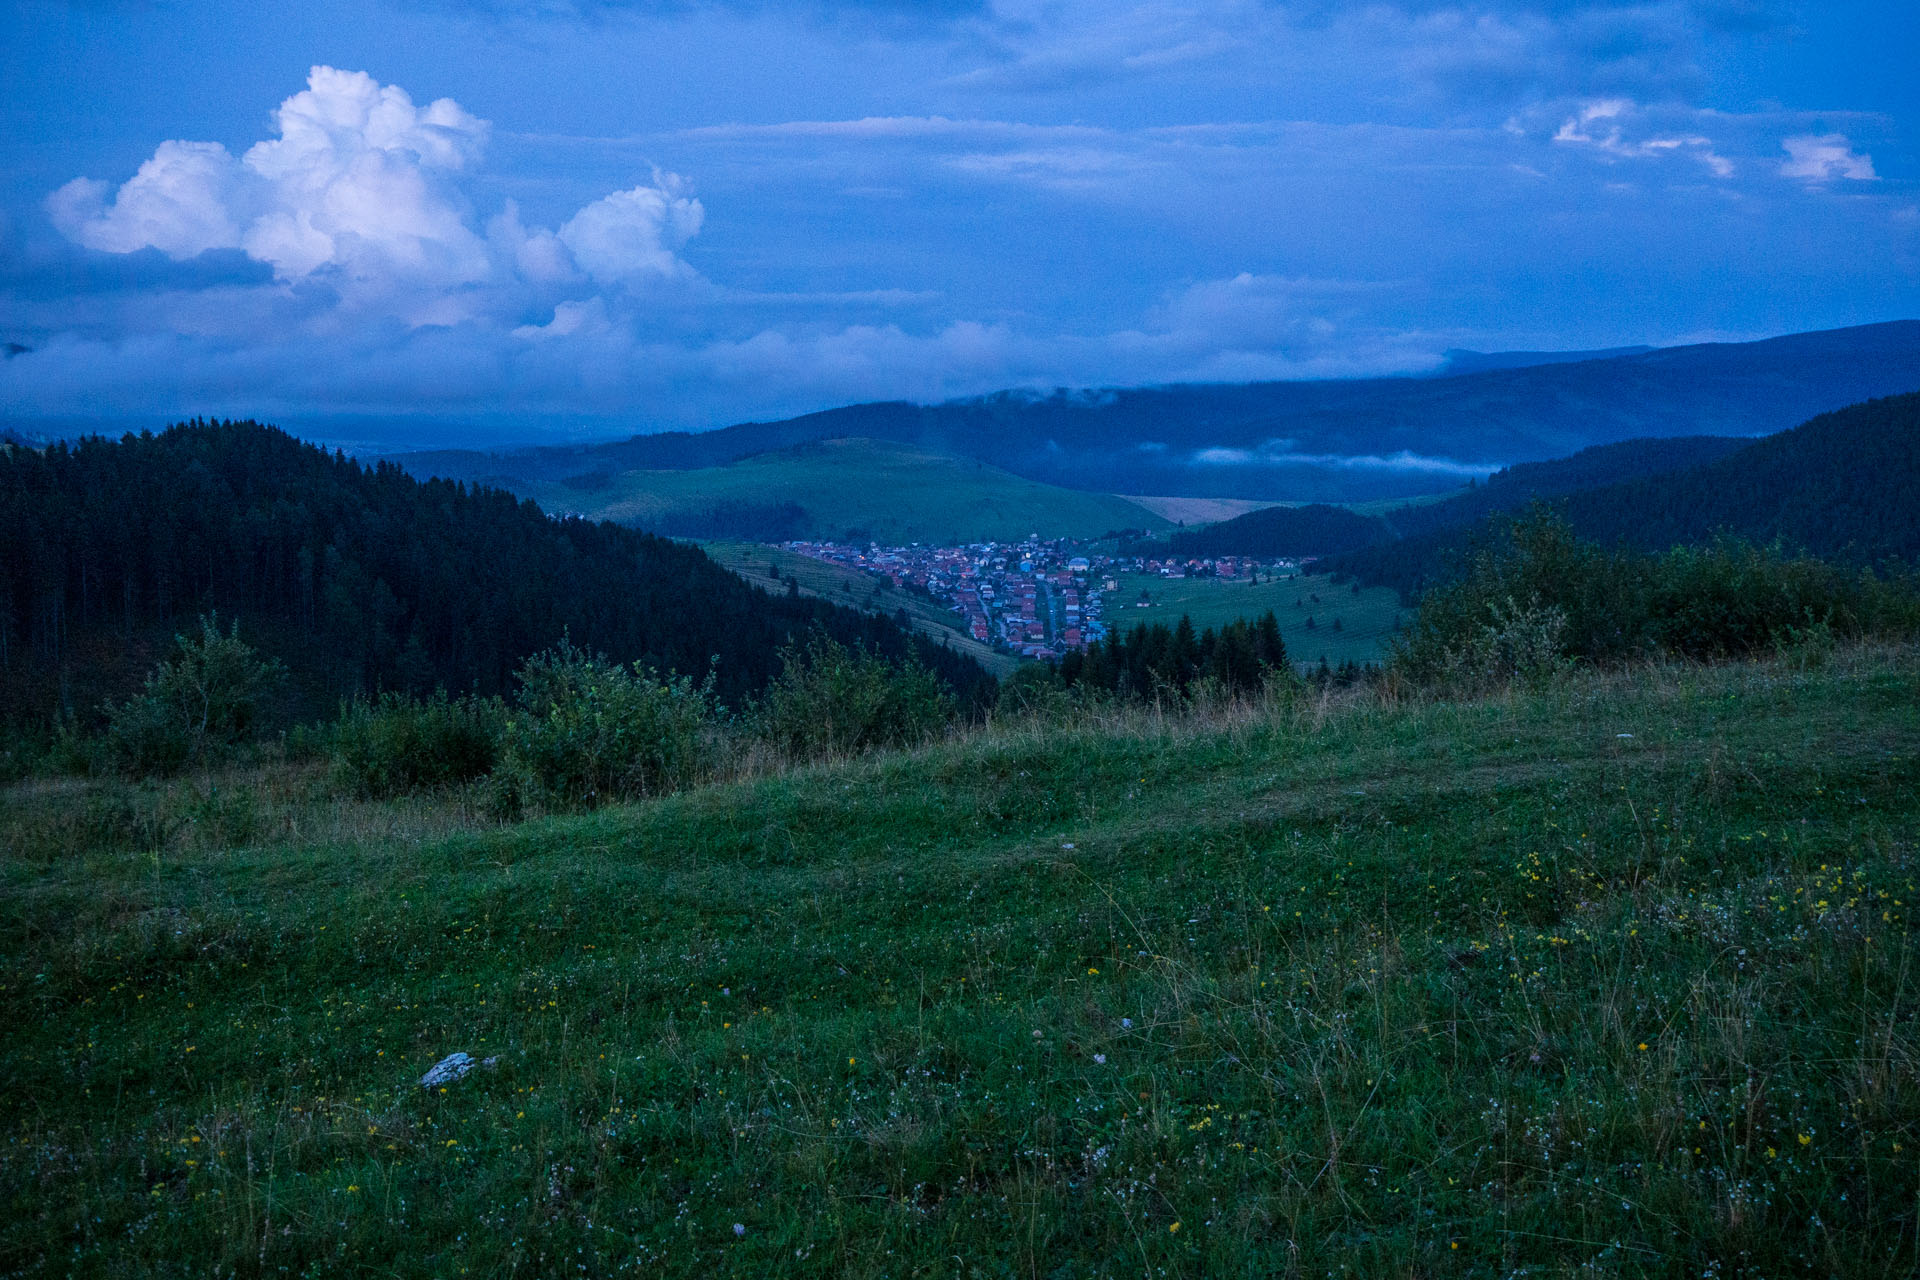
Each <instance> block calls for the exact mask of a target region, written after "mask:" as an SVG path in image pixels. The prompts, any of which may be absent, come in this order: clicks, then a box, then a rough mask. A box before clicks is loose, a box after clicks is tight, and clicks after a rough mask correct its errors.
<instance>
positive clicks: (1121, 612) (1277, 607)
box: [1106, 573, 1410, 666]
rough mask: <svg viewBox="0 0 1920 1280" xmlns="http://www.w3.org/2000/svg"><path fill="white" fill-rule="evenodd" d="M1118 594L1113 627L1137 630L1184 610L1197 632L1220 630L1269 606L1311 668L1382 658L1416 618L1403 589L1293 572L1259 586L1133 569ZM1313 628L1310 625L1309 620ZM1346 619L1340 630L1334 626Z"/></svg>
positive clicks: (1110, 598) (1112, 604)
mask: <svg viewBox="0 0 1920 1280" xmlns="http://www.w3.org/2000/svg"><path fill="white" fill-rule="evenodd" d="M1117 581H1118V582H1119V583H1120V589H1119V590H1118V591H1110V592H1108V593H1107V613H1106V621H1107V625H1108V626H1111V627H1116V628H1126V627H1131V626H1133V625H1134V624H1136V623H1141V622H1163V623H1166V624H1167V625H1168V626H1172V625H1173V624H1174V623H1176V622H1178V621H1179V620H1180V616H1181V615H1182V614H1185V615H1187V616H1188V617H1190V618H1192V619H1193V626H1194V629H1195V630H1196V631H1204V630H1206V629H1207V628H1209V627H1212V628H1215V629H1218V628H1220V627H1222V626H1224V625H1226V624H1227V623H1229V622H1233V621H1235V620H1237V619H1241V618H1245V619H1246V620H1248V621H1250V622H1251V621H1254V620H1256V619H1258V618H1259V617H1260V615H1261V614H1263V613H1266V612H1267V611H1268V610H1269V609H1271V610H1272V611H1273V616H1274V617H1275V618H1276V619H1278V621H1279V623H1280V634H1281V636H1282V637H1283V638H1284V639H1285V640H1286V642H1287V653H1288V655H1289V656H1291V657H1292V659H1293V661H1294V662H1296V663H1298V664H1300V665H1303V666H1312V665H1315V664H1317V663H1318V662H1319V661H1320V659H1322V658H1325V659H1326V660H1327V661H1328V662H1329V663H1331V664H1332V665H1334V666H1339V665H1340V664H1341V663H1343V662H1359V663H1368V662H1379V661H1380V660H1381V659H1383V658H1385V657H1386V653H1387V645H1388V643H1389V642H1391V641H1392V639H1393V635H1394V627H1395V626H1396V625H1397V624H1399V623H1400V622H1401V621H1402V620H1403V619H1405V618H1406V617H1408V616H1410V615H1409V614H1408V612H1407V610H1406V607H1405V606H1404V605H1402V604H1401V602H1400V596H1399V593H1397V592H1395V591H1392V590H1389V589H1388V588H1385V587H1366V588H1362V589H1361V591H1360V593H1359V594H1358V595H1356V594H1354V592H1353V590H1352V588H1351V587H1348V586H1337V585H1335V584H1334V583H1333V582H1332V581H1330V580H1329V579H1327V578H1324V577H1292V578H1280V579H1277V580H1273V581H1262V582H1260V583H1259V584H1257V585H1256V584H1254V583H1251V582H1245V581H1235V580H1230V579H1222V578H1161V577H1155V576H1153V575H1150V574H1138V573H1129V574H1121V575H1119V576H1118V578H1117ZM1143 591H1144V592H1146V593H1147V594H1148V596H1150V597H1151V603H1152V607H1151V608H1144V609H1143V608H1140V607H1138V606H1139V604H1140V593H1141V592H1143ZM1309 618H1311V619H1312V620H1313V626H1312V627H1308V626H1307V620H1308V619H1309ZM1336 622H1337V623H1338V624H1339V627H1338V629H1336V628H1335V625H1334V624H1335V623H1336Z"/></svg>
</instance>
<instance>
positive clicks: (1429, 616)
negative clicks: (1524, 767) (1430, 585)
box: [1392, 508, 1920, 686]
mask: <svg viewBox="0 0 1920 1280" xmlns="http://www.w3.org/2000/svg"><path fill="white" fill-rule="evenodd" d="M1917 626H1920V592H1916V590H1915V587H1914V583H1913V581H1912V580H1911V579H1908V578H1894V579H1879V578H1875V577H1874V576H1872V575H1871V574H1860V575H1854V574H1850V573H1848V572H1845V571H1843V570H1840V569H1838V568H1835V567H1834V566H1832V565H1829V564H1826V563H1824V562H1822V561H1819V560H1814V559H1810V558H1807V557H1788V556H1785V555H1782V554H1781V553H1780V552H1779V551H1778V550H1774V549H1764V548H1759V547H1754V546H1752V545H1750V544H1748V543H1744V542H1740V541H1738V540H1734V539H1722V540H1720V541H1718V542H1715V543H1713V544H1712V545H1710V546H1706V547H1677V548H1675V549H1673V550H1671V551H1668V552H1666V553H1664V554H1661V555H1645V554H1640V553H1636V552H1632V551H1626V550H1616V551H1608V550H1606V549H1604V548H1601V547H1599V546H1596V545H1595V544H1593V543H1591V542H1583V541H1581V540H1580V539H1578V538H1576V537H1574V536H1573V532H1572V530H1571V529H1570V528H1569V527H1568V526H1567V524H1566V523H1565V522H1564V521H1563V520H1561V519H1560V518H1559V517H1558V516H1556V515H1553V514H1552V513H1550V512H1548V511H1546V510H1545V509H1544V508H1536V509H1535V510H1533V511H1531V512H1529V513H1528V514H1527V515H1525V516H1523V517H1521V518H1519V519H1517V520H1513V521H1511V522H1509V523H1508V524H1506V525H1505V526H1504V527H1503V528H1502V529H1501V530H1500V531H1499V532H1498V533H1497V535H1496V536H1495V538H1494V539H1493V541H1492V542H1491V543H1490V544H1488V545H1485V546H1483V547H1481V548H1480V549H1479V550H1478V552H1477V553H1476V554H1475V555H1474V556H1473V558H1472V559H1471V560H1470V562H1469V563H1468V565H1467V567H1466V569H1465V571H1464V572H1463V573H1462V574H1461V575H1460V576H1458V577H1457V578H1455V579H1454V580H1453V581H1452V582H1449V583H1447V584H1446V585H1444V586H1441V587H1438V588H1436V589H1435V590H1433V591H1431V592H1429V593H1428V594H1427V596H1426V598H1425V599H1423V600H1422V601H1421V602H1420V607H1419V610H1418V612H1417V613H1416V614H1415V615H1414V620H1413V625H1412V627H1411V628H1410V629H1409V630H1408V632H1407V633H1406V634H1405V635H1404V637H1403V638H1402V639H1401V640H1399V641H1398V642H1396V645H1395V650H1394V655H1393V659H1392V662H1393V665H1394V667H1395V668H1396V670H1397V671H1398V672H1399V673H1400V674H1402V675H1404V676H1407V677H1409V678H1411V679H1412V680H1414V681H1416V682H1418V683H1424V684H1439V685H1455V686H1457V685H1463V684H1464V685H1486V684H1490V683H1503V682H1505V681H1508V680H1512V679H1515V678H1521V679H1531V678H1536V677H1539V676H1542V675H1547V674H1551V673H1552V672H1554V671H1557V670H1559V669H1561V668H1562V667H1564V666H1565V665H1567V664H1569V663H1571V662H1586V663H1595V664H1608V663H1616V662H1621V661H1626V660H1630V659H1632V658H1635V657H1640V656H1651V655H1656V654H1666V655H1671V656H1674V657H1682V658H1695V659H1721V658H1738V657H1746V656H1750V655H1753V654H1758V653H1763V652H1767V651H1770V650H1781V649H1792V650H1794V651H1795V652H1796V653H1800V654H1802V655H1811V654H1814V653H1815V652H1816V651H1818V650H1820V649H1821V648H1822V647H1830V646H1831V645H1832V644H1833V643H1834V642H1835V641H1836V640H1839V639H1851V638H1855V637H1858V636H1862V635H1867V634H1873V633H1896V632H1911V631H1913V630H1914V629H1916V627H1917Z"/></svg>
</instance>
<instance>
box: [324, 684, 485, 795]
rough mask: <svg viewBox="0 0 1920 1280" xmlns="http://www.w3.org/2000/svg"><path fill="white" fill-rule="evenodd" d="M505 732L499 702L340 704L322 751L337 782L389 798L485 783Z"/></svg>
mask: <svg viewBox="0 0 1920 1280" xmlns="http://www.w3.org/2000/svg"><path fill="white" fill-rule="evenodd" d="M505 726H506V706H505V704H503V703H502V702H501V701H500V699H498V698H481V697H464V698H449V697H447V695H446V691H445V690H438V691H436V692H435V693H434V695H433V696H432V697H430V698H410V697H407V696H405V695H404V694H398V693H385V694H382V695H380V696H379V697H378V698H355V699H353V700H352V701H351V702H347V703H344V704H342V706H341V708H340V716H339V719H337V720H336V721H334V723H333V724H332V725H331V726H330V727H329V730H328V732H327V734H326V741H325V743H324V747H323V750H325V752H326V754H327V755H328V756H329V757H330V758H331V760H332V764H333V773H334V777H335V779H336V780H337V781H338V782H339V783H341V784H342V785H343V786H345V787H346V788H347V789H349V790H351V791H353V792H354V793H355V794H356V795H359V796H363V797H365V798H368V799H384V798H386V797H389V796H396V795H403V794H405V793H407V792H411V791H424V790H429V789H432V788H434V787H444V786H456V785H459V784H460V783H464V782H472V781H473V780H475V779H476V778H484V777H486V776H487V775H488V774H489V773H492V772H493V768H494V765H495V764H497V763H498V761H499V758H500V742H501V736H502V733H503V731H504V729H505Z"/></svg>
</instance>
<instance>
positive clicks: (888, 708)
mask: <svg viewBox="0 0 1920 1280" xmlns="http://www.w3.org/2000/svg"><path fill="white" fill-rule="evenodd" d="M780 656H781V670H780V674H779V675H778V676H776V677H774V681H773V684H772V685H771V686H770V687H769V688H768V690H767V696H766V699H765V700H764V701H763V702H762V703H761V704H760V706H759V707H758V708H757V710H756V712H755V715H754V717H753V719H754V722H755V724H756V727H757V728H758V731H759V732H760V733H761V734H762V735H763V736H764V737H765V738H766V740H767V741H768V742H770V743H772V744H774V745H775V746H776V747H778V748H779V749H780V750H781V751H784V752H785V753H786V754H787V755H789V756H791V757H794V758H796V759H811V758H817V757H821V756H829V755H852V754H856V753H858V752H862V751H873V750H877V749H880V748H883V747H901V746H914V745H918V744H919V743H922V742H925V741H926V740H928V739H929V738H931V737H932V736H933V735H934V734H936V733H938V732H939V731H940V730H941V729H943V728H945V727H946V725H947V724H948V723H949V722H950V721H952V719H953V718H954V713H955V706H954V701H953V696H952V694H950V693H949V692H948V691H947V688H946V686H945V684H943V683H942V682H941V680H940V677H938V676H937V675H935V674H934V673H933V672H932V671H930V670H928V669H927V668H926V667H924V666H922V665H920V663H919V662H918V661H917V660H915V659H913V658H911V657H909V658H908V659H906V660H905V661H903V662H889V661H888V660H887V659H885V658H883V657H881V656H880V655H878V654H876V653H872V652H869V651H868V650H866V649H865V648H854V649H849V648H847V647H846V646H845V645H843V644H841V643H840V642H839V641H837V640H835V639H833V638H832V637H831V636H829V635H827V634H825V633H824V632H820V631H816V632H814V633H813V634H812V635H811V636H809V637H808V638H807V642H806V644H805V645H802V646H797V647H796V646H789V647H787V648H786V649H784V650H782V651H781V655H780Z"/></svg>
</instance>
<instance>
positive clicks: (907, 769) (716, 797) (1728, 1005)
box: [0, 647, 1920, 1278]
mask: <svg viewBox="0 0 1920 1280" xmlns="http://www.w3.org/2000/svg"><path fill="white" fill-rule="evenodd" d="M1916 832H1920V658H1917V655H1916V651H1915V650H1914V649H1912V648H1911V647H1901V648H1870V649H1841V650H1840V651H1839V652H1837V653H1835V654H1833V655H1832V656H1831V657H1830V658H1827V659H1825V660H1824V661H1823V660H1821V658H1820V656H1819V655H1812V656H1806V655H1803V656H1802V657H1801V658H1800V659H1799V660H1797V661H1793V662H1789V661H1785V660H1773V661H1767V662H1761V663H1756V664H1750V665H1738V666H1721V667H1710V666H1698V665H1687V664H1676V665H1671V666H1657V667H1646V668H1639V669H1635V670H1632V671H1627V672H1622V673H1617V674H1610V675H1582V676H1573V677H1569V678H1565V679H1562V680H1559V681H1558V682H1555V683H1551V684H1548V685H1545V686H1542V687H1540V688H1538V689H1536V690H1534V691H1532V692H1509V693H1502V694H1499V695H1496V696H1494V697H1492V698H1490V699H1488V700H1484V701H1476V702H1423V701H1412V702H1406V703H1399V704H1394V703H1388V702H1382V701H1377V700H1374V699H1373V698H1372V696H1371V695H1363V694H1360V693H1349V694H1341V693H1338V692H1337V691H1334V692H1328V693H1326V694H1324V695H1321V696H1318V697H1306V696H1304V695H1303V696H1302V697H1301V698H1300V699H1298V700H1281V701H1276V702H1263V703H1256V704H1251V705H1248V704H1236V705H1233V706H1228V707H1218V708H1212V709H1202V710H1200V711H1197V712H1194V713H1192V714H1190V715H1184V716H1179V717H1173V716H1166V717H1163V716H1160V715H1158V714H1155V713H1153V712H1151V711H1147V710H1135V711H1116V712H1113V713H1111V715H1110V716H1109V715H1107V713H1102V712H1099V711H1097V710H1094V711H1087V712H1083V713H1082V714H1080V715H1079V716H1078V717H1072V716H1070V717H1068V718H1066V719H1062V720H1059V721H1055V722H1025V721H1004V722H1001V723H999V724H997V725H995V726H993V727H991V728H989V729H986V730H974V731H970V732H964V733H959V734H957V735H956V736H955V737H954V738H953V739H952V740H950V741H948V742H945V743H942V744H938V745H935V746H932V747H929V748H926V749H924V750H920V751H917V752H913V753H907V754H891V755H882V756H876V757H871V758H866V759H861V760H855V761H849V762H845V763H840V764H827V765H820V766H813V767H807V768H802V769H797V770H792V771H779V772H769V773H766V774H764V775H761V776H748V777H744V778H742V779H740V780H737V781H732V782H727V783H722V784H717V785H713V786H708V787H703V788H699V789H696V790H693V791H689V792H686V793H683V794H680V795H675V796H671V797H667V798H664V799H660V800H657V801H653V802H649V803H643V804H637V805H632V806H625V807H615V808H608V809H605V810H602V811H599V812H597V813H592V814H588V815H585V816H577V817H568V818H554V819H546V820H540V821H532V822H527V823H524V824H521V825H517V826H498V825H494V824H492V823H490V822H489V821H488V820H487V819H486V818H485V817H484V816H482V813H481V812H480V811H479V810H478V809H477V807H476V806H475V805H474V804H473V803H471V800H470V798H469V797H468V796H467V794H466V793H462V792H449V793H446V794H443V795H439V796H433V797H426V798H422V799H417V800H410V801H404V802H394V803H388V804H372V803H367V802H359V801H354V800H351V799H350V798H345V797H342V796H340V795H338V794H336V793H335V792H333V791H331V790H330V789H329V787H328V784H327V783H326V780H325V778H324V776H323V775H321V774H317V773H315V772H312V771H311V770H307V769H304V768H303V767H302V766H299V765H297V764H279V765H272V766H269V767H262V768H259V769H255V770H252V771H235V772H231V773H223V774H217V775H205V776H199V777H189V778H185V779H182V780H179V781H176V782H170V783H165V784H157V783H156V784H135V783H127V782H118V781H111V780H86V779H64V780H62V779H55V780H40V781H33V782H29V783H23V784H19V785H17V786H14V787H12V788H10V789H7V790H6V791H4V792H0V885H4V892H0V1024H4V1025H5V1027H6V1028H7V1034H6V1036H5V1037H4V1039H0V1097H4V1100H5V1106H4V1109H0V1115H4V1117H5V1127H6V1136H5V1140H4V1143H0V1272H4V1274H6V1275H10V1276H69V1275H76V1276H183V1277H184V1276H206V1275H220V1276H228V1275H287V1276H367V1277H373V1276H382V1277H390V1276H461V1275H469V1276H485V1277H508V1276H556V1275H581V1276H616V1275H622V1274H628V1273H633V1274H649V1275H666V1276H689V1277H694V1276H698V1277H716V1276H742V1277H747V1276H751V1277H765V1276H774V1275H781V1276H821V1277H882V1276H886V1277H907V1276H963V1277H973V1276H980V1277H1002V1276H1103V1275H1115V1276H1118V1275H1153V1276H1172V1277H1195V1278H1197V1277H1220V1276H1235V1277H1246V1276H1294V1275H1298V1276H1369V1277H1371V1276H1379V1277H1403V1276H1409V1275H1414V1276H1430V1277H1478V1276H1490V1277H1517V1276H1604V1277H1629V1276H1631V1277H1639V1276H1663V1277H1664V1276H1673V1277H1682V1276H1686V1277H1699V1276H1722V1277H1732V1276H1751V1277H1759V1276H1767V1277H1791V1276H1821V1277H1875V1278H1877V1277H1885V1276H1895V1275H1912V1274H1914V1273H1915V1271H1916V1269H1920V1236H1917V1235H1916V1225H1917V1223H1920V1019H1917V1018H1916V1013H1917V1012H1920V1005H1916V1000H1920V983H1916V981H1915V976H1914V975H1915V971H1916V954H1917V953H1916V945H1915V942H1916V940H1915V936H1914V930H1913V923H1912V922H1913V918H1914V907H1913V904H1914V900H1915V895H1916V894H1920V885H1917V883H1916V869H1915V865H1914V864H1915V859H1916V857H1917V856H1920V847H1917V846H1916ZM455 1050H461V1051H464V1052H467V1053H470V1054H472V1055H473V1056H474V1058H475V1059H481V1060H485V1063H486V1064H485V1065H482V1066H479V1067H476V1068H475V1070H474V1071H473V1072H472V1074H470V1075H469V1076H467V1077H466V1078H465V1079H462V1080H458V1081H456V1082H454V1083H451V1084H449V1085H446V1086H444V1087H442V1088H434V1089H426V1088H422V1087H421V1085H420V1083H419V1079H420V1076H421V1074H422V1073H423V1072H425V1071H426V1070H427V1068H428V1067H429V1066H431V1065H432V1064H434V1063H435V1062H436V1061H437V1060H439V1059H441V1058H442V1057H443V1056H445V1055H447V1054H449V1053H452V1052H454V1051H455Z"/></svg>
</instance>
